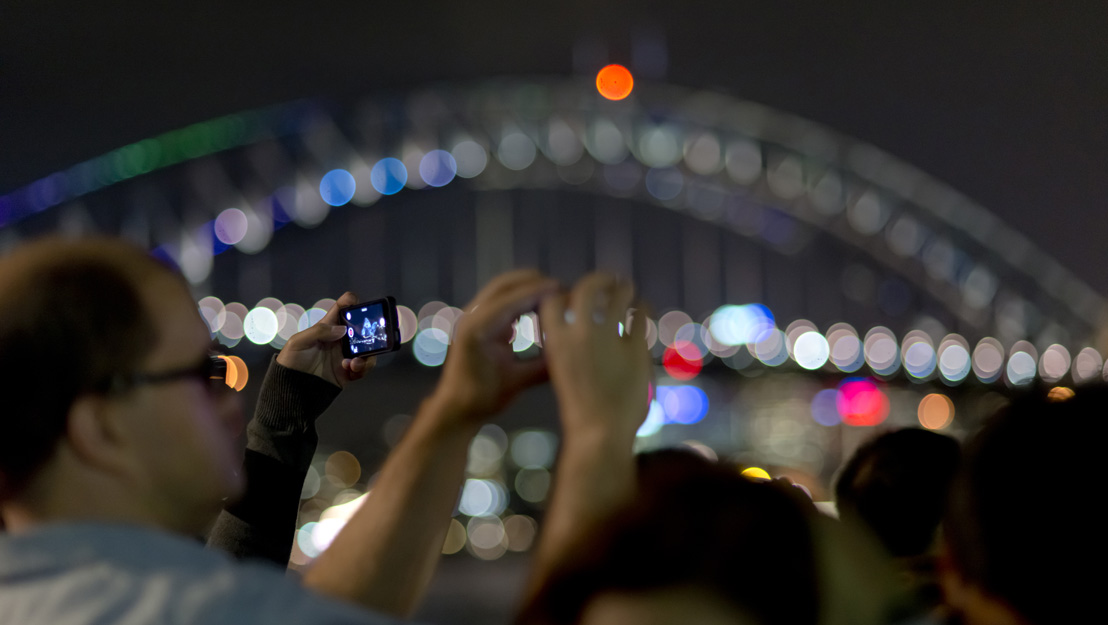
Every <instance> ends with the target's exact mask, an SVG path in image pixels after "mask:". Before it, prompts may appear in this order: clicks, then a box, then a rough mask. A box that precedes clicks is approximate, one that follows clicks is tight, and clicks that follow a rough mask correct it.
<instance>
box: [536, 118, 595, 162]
mask: <svg viewBox="0 0 1108 625" xmlns="http://www.w3.org/2000/svg"><path fill="white" fill-rule="evenodd" d="M544 152H545V154H546V156H547V158H549V159H550V161H551V162H553V163H554V164H555V165H561V166H563V167H566V166H569V165H573V164H574V163H576V162H577V161H579V160H581V155H582V154H584V153H585V145H584V144H583V143H581V139H580V138H579V137H578V136H577V132H576V131H575V130H574V129H573V128H572V127H571V126H570V125H569V124H567V123H566V122H565V121H563V120H562V119H561V118H560V117H554V118H552V119H551V120H550V123H549V124H548V125H547V133H546V146H545V149H544Z"/></svg>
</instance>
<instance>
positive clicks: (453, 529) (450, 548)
mask: <svg viewBox="0 0 1108 625" xmlns="http://www.w3.org/2000/svg"><path fill="white" fill-rule="evenodd" d="M466 538H467V537H466V528H465V526H464V525H462V524H461V523H460V522H458V519H450V527H448V528H447V530H446V539H445V540H444V541H443V543H442V553H443V555H447V556H448V555H451V554H455V553H458V552H459V551H461V550H462V549H463V548H465V546H466Z"/></svg>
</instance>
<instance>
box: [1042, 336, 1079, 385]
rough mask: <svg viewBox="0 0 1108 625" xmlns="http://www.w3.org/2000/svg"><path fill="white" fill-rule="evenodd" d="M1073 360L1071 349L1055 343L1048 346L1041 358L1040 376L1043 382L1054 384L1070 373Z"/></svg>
mask: <svg viewBox="0 0 1108 625" xmlns="http://www.w3.org/2000/svg"><path fill="white" fill-rule="evenodd" d="M1071 362H1072V361H1071V359H1070V353H1069V350H1067V349H1066V348H1065V347H1062V346H1061V345H1058V344H1057V343H1055V344H1054V345H1051V346H1050V347H1048V348H1046V350H1045V351H1043V355H1042V357H1040V358H1039V377H1041V378H1042V379H1043V382H1046V383H1047V384H1053V383H1055V382H1057V381H1058V380H1061V379H1062V378H1063V377H1065V375H1066V374H1067V373H1069V370H1070V364H1071Z"/></svg>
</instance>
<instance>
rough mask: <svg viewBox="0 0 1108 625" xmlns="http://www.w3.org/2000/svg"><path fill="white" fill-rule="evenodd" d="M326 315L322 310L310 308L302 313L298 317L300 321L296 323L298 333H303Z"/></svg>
mask: <svg viewBox="0 0 1108 625" xmlns="http://www.w3.org/2000/svg"><path fill="white" fill-rule="evenodd" d="M326 314H327V311H326V310H324V309H322V308H316V307H314V306H313V307H312V308H309V309H308V310H305V311H304V314H303V315H301V316H300V319H299V320H298V321H297V322H296V329H297V331H298V332H303V331H304V330H307V329H308V328H310V327H312V326H314V325H315V324H317V323H319V320H320V319H323V316H324V315H326Z"/></svg>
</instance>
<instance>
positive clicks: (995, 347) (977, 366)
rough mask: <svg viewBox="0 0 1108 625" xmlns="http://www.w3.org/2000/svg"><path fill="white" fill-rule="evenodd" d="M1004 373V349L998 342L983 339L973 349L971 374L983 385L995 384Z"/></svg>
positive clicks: (987, 338) (990, 338)
mask: <svg viewBox="0 0 1108 625" xmlns="http://www.w3.org/2000/svg"><path fill="white" fill-rule="evenodd" d="M1003 372H1004V347H1003V346H1002V345H1001V344H1000V341H998V340H996V339H994V338H992V337H989V336H987V337H985V338H983V339H981V340H980V341H978V342H977V347H975V348H974V349H973V373H974V375H976V376H977V379H978V380H981V381H982V382H984V383H985V384H991V383H993V382H996V381H997V380H998V379H999V378H1000V375H1001V374H1002V373H1003Z"/></svg>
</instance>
